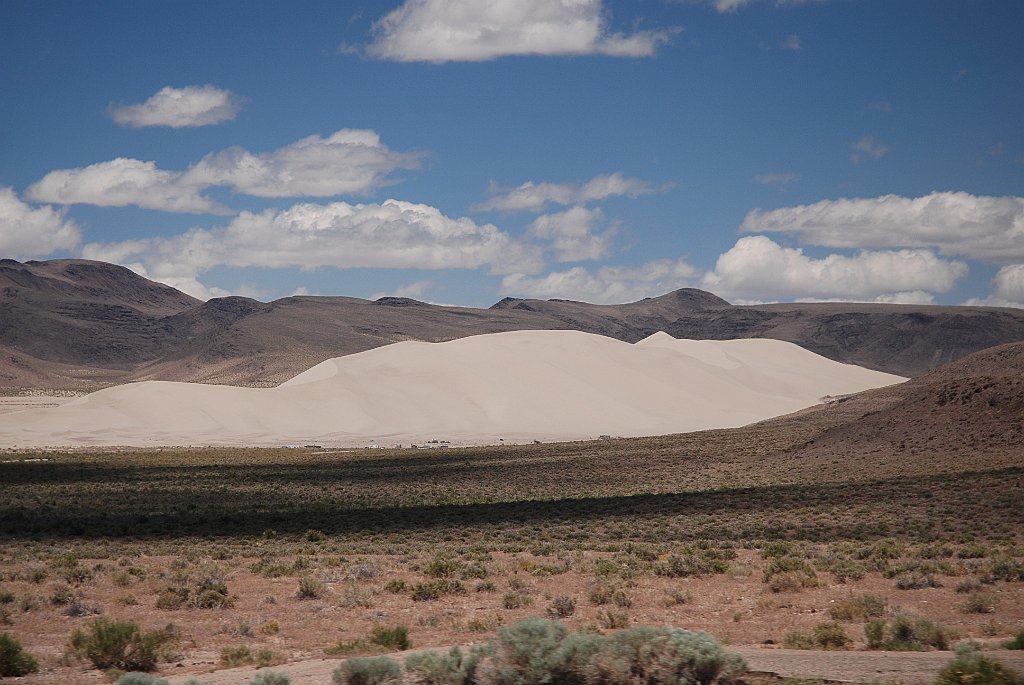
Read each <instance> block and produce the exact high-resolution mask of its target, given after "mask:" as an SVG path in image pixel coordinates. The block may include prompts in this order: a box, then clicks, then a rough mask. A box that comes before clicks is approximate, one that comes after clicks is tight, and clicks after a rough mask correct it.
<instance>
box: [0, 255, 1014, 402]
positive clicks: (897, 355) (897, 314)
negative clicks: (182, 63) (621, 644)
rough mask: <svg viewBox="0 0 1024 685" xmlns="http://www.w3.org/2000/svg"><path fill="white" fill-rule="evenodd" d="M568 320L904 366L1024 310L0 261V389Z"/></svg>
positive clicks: (238, 379)
mask: <svg viewBox="0 0 1024 685" xmlns="http://www.w3.org/2000/svg"><path fill="white" fill-rule="evenodd" d="M523 329H573V330H581V331H585V332H589V333H597V334H600V335H607V336H610V337H614V338H618V339H620V340H626V341H629V342H635V341H637V340H641V339H643V338H645V337H647V336H649V335H650V334H652V333H655V332H657V331H666V332H668V333H670V334H672V335H674V336H676V337H688V338H709V339H717V340H722V339H730V338H748V337H764V338H776V339H780V340H786V341H789V342H794V343H796V344H798V345H801V346H803V347H806V348H808V349H810V350H812V351H814V352H817V353H818V354H821V355H823V356H826V357H829V358H831V359H835V360H838V361H842V362H848V363H855V364H859V365H861V366H865V367H868V368H872V369H876V370H880V371H887V372H890V373H897V374H900V375H905V376H910V375H917V374H920V373H923V372H924V371H927V370H928V369H930V368H933V367H935V366H938V365H939V364H941V363H944V362H947V361H950V360H953V359H958V358H960V357H962V356H964V355H965V354H969V353H971V352H975V351H977V350H981V349H984V348H986V347H990V346H993V345H998V344H1001V343H1007V342H1012V341H1019V340H1024V310H1019V309H1001V308H992V307H939V306H902V305H871V304H835V303H830V304H780V305H760V306H733V305H730V304H729V303H728V302H726V301H725V300H722V299H721V298H718V297H716V296H714V295H712V294H710V293H706V292H703V291H701V290H694V289H682V290H677V291H675V292H671V293H668V294H666V295H662V296H661V297H655V298H647V299H644V300H641V301H639V302H633V303H629V304H622V305H594V304H587V303H583V302H572V301H567V300H547V301H544V300H521V299H515V298H506V299H505V300H502V301H501V302H499V303H497V304H495V305H494V306H492V307H491V308H489V309H474V308H468V307H442V306H437V305H430V304H425V303H422V302H416V301H415V300H409V299H404V298H391V297H387V298H381V299H380V300H377V301H375V302H371V301H367V300H361V299H357V298H349V297H288V298H283V299H280V300H275V301H274V302H269V303H264V302H258V301H256V300H252V299H249V298H243V297H227V298H217V299H213V300H210V301H209V302H205V303H204V302H200V301H198V300H195V299H194V298H191V297H189V296H188V295H185V294H184V293H181V292H180V291H177V290H175V289H173V288H170V287H168V286H165V285H162V284H159V283H154V282H152V281H149V280H146V279H144V278H142V277H141V276H138V275H137V274H135V273H133V272H131V271H130V270H128V269H125V268H123V267H119V266H114V265H111V264H104V263H101V262H89V261H85V260H54V261H50V262H26V263H25V264H21V263H19V262H15V261H13V260H0V388H4V387H6V388H25V387H28V388H77V389H95V388H96V387H99V386H102V385H109V384H112V383H121V382H127V381H131V380H141V379H163V380H188V381H201V382H208V383H226V384H233V385H256V386H265V385H276V384H278V383H280V382H282V381H284V380H286V379H287V378H290V377H292V376H294V375H296V374H298V373H300V372H301V371H303V370H305V369H307V368H309V367H310V366H313V365H314V364H317V363H319V362H321V361H323V360H324V359H328V358H331V357H337V356H342V355H346V354H351V353H354V352H360V351H363V350H367V349H371V348H374V347H378V346H380V345H386V344H388V343H392V342H397V341H400V340H410V339H412V340H427V341H443V340H452V339H454V338H459V337H464V336H467V335H476V334H480V333H495V332H502V331H510V330H523Z"/></svg>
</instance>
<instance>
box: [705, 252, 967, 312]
mask: <svg viewBox="0 0 1024 685" xmlns="http://www.w3.org/2000/svg"><path fill="white" fill-rule="evenodd" d="M967 271H968V269H967V265H966V264H965V263H963V262H960V261H948V260H944V259H941V258H939V257H937V256H936V255H935V254H934V253H932V252H931V251H929V250H922V249H916V250H887V251H875V252H872V251H861V252H858V253H857V254H855V255H853V256H846V255H841V254H830V255H827V256H825V257H822V258H820V259H815V258H813V257H809V256H807V255H806V254H804V252H803V250H801V249H798V248H789V247H783V246H782V245H779V244H778V243H776V242H774V241H773V240H771V239H770V238H768V237H766V236H748V237H745V238H740V239H739V240H738V241H736V244H735V245H734V246H733V247H732V248H731V249H729V250H728V251H726V252H725V253H723V254H722V255H720V256H719V257H718V261H717V262H716V264H715V269H714V271H711V272H708V273H706V274H705V275H704V277H703V280H702V283H703V286H704V287H705V288H706V289H708V290H710V291H711V292H713V293H715V294H716V295H719V296H721V297H724V298H726V299H728V300H736V301H777V300H789V299H809V298H812V299H817V300H826V299H839V300H857V301H861V302H865V301H895V298H896V296H897V295H896V294H900V295H902V296H903V297H904V298H906V297H910V296H909V295H907V293H912V292H913V291H918V290H919V291H922V292H924V293H928V292H948V291H949V290H950V289H951V288H952V287H953V285H954V284H955V283H956V282H957V281H958V280H959V279H961V278H963V277H964V276H966V275H967ZM914 297H916V298H918V299H921V297H922V296H921V295H915V296H914Z"/></svg>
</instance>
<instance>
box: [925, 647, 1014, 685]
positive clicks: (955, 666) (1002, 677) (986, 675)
mask: <svg viewBox="0 0 1024 685" xmlns="http://www.w3.org/2000/svg"><path fill="white" fill-rule="evenodd" d="M935 683H936V685H1021V684H1022V683H1024V678H1022V677H1021V676H1020V675H1018V674H1017V673H1015V672H1013V671H1012V670H1010V669H1008V668H1006V667H1005V666H1003V664H1002V663H1001V662H1000V661H999V660H998V659H993V658H991V657H988V656H985V655H984V654H982V653H981V652H980V651H979V650H978V649H977V648H976V647H974V646H973V645H970V644H964V645H957V648H956V657H955V658H954V659H953V661H951V662H950V663H949V664H947V665H946V666H945V667H944V668H943V669H942V671H940V672H939V677H938V679H937V680H936V681H935Z"/></svg>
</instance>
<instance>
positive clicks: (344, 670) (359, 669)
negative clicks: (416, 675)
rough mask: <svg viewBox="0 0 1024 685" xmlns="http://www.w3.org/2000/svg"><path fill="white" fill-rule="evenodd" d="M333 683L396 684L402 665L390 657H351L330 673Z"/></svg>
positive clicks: (357, 684) (399, 681)
mask: <svg viewBox="0 0 1024 685" xmlns="http://www.w3.org/2000/svg"><path fill="white" fill-rule="evenodd" d="M331 682H332V683H334V685H398V683H401V682H402V667H401V666H399V664H398V662H397V661H395V660H394V659H392V658H391V657H386V656H379V657H353V658H352V659H349V660H348V661H346V662H345V663H343V664H342V665H341V666H338V668H336V669H334V672H333V673H332V674H331Z"/></svg>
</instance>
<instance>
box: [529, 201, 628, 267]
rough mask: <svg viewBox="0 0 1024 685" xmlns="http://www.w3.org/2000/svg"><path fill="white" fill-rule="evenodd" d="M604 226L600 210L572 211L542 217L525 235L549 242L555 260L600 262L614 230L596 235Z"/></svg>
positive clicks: (610, 245) (577, 208)
mask: <svg viewBox="0 0 1024 685" xmlns="http://www.w3.org/2000/svg"><path fill="white" fill-rule="evenodd" d="M603 222H604V212H602V211H601V210H600V209H596V208H595V209H587V208H586V207H573V208H572V209H568V210H566V211H564V212H560V213H558V214H544V215H542V216H539V217H537V218H536V219H535V220H534V221H533V223H531V224H530V227H529V229H528V230H527V235H528V236H529V237H531V238H540V239H541V240H547V241H550V242H551V249H552V250H553V251H554V253H555V259H556V260H558V261H560V262H579V261H584V260H594V259H601V258H603V257H606V256H608V253H609V252H610V251H611V247H612V239H613V238H614V237H615V230H616V229H615V226H611V227H609V228H607V229H606V230H604V231H601V232H597V230H598V227H599V226H600V225H602V223H603Z"/></svg>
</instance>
